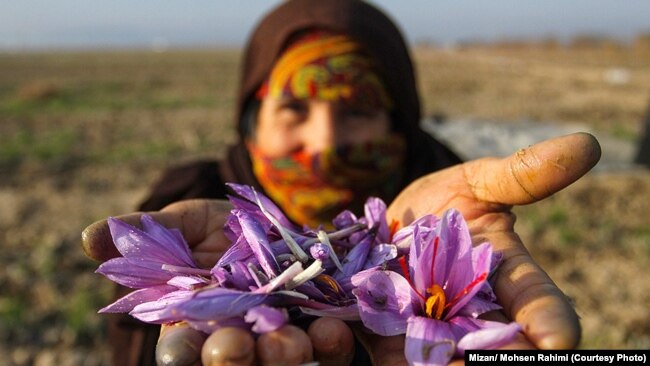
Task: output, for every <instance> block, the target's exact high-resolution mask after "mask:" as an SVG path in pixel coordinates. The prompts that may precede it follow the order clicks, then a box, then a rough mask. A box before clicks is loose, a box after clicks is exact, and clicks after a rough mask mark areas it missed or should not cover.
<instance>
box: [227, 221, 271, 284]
mask: <svg viewBox="0 0 650 366" xmlns="http://www.w3.org/2000/svg"><path fill="white" fill-rule="evenodd" d="M233 215H235V216H236V217H237V218H238V219H239V224H240V225H241V228H242V234H243V235H244V238H245V239H246V242H247V243H248V245H249V246H250V248H251V249H252V250H253V254H254V255H255V258H257V260H258V261H259V263H260V266H261V267H262V269H263V270H264V272H265V274H266V275H267V276H268V277H270V278H272V277H275V276H277V274H278V263H277V262H276V261H275V257H274V256H273V252H272V251H271V247H270V245H269V242H268V239H267V236H266V233H265V232H264V228H263V227H262V225H260V223H259V222H258V221H257V220H254V219H253V217H251V215H249V214H248V213H247V212H246V211H242V210H233Z"/></svg>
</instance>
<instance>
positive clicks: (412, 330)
mask: <svg viewBox="0 0 650 366" xmlns="http://www.w3.org/2000/svg"><path fill="white" fill-rule="evenodd" d="M455 349H456V336H455V334H454V331H453V325H451V324H449V323H446V322H443V321H440V320H435V319H431V318H424V317H420V316H414V317H411V318H410V319H409V320H408V328H407V330H406V346H405V349H404V354H405V355H406V360H407V361H408V363H409V364H410V365H447V363H449V360H451V358H452V357H453V356H454V353H455Z"/></svg>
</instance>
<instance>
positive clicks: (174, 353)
mask: <svg viewBox="0 0 650 366" xmlns="http://www.w3.org/2000/svg"><path fill="white" fill-rule="evenodd" d="M205 338H206V336H205V334H204V333H201V332H199V331H197V330H195V329H192V328H190V327H189V326H188V325H187V324H184V323H178V324H175V325H169V326H165V325H164V326H162V328H161V331H160V338H159V339H158V344H157V345H156V363H157V364H158V365H160V366H189V365H197V364H199V363H200V361H201V347H202V346H203V343H204V342H205Z"/></svg>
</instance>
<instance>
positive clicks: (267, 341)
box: [82, 133, 600, 365]
mask: <svg viewBox="0 0 650 366" xmlns="http://www.w3.org/2000/svg"><path fill="white" fill-rule="evenodd" d="M599 158H600V147H599V145H598V143H597V141H596V140H595V139H594V138H593V136H591V135H588V134H583V133H579V134H573V135H568V136H564V137H560V138H556V139H551V140H548V141H544V142H542V143H539V144H537V145H534V146H532V147H530V148H527V149H522V150H520V151H518V152H517V153H515V154H514V155H512V156H510V157H508V158H505V159H480V160H475V161H471V162H468V163H465V164H461V165H457V166H454V167H451V168H448V169H446V170H442V171H439V172H436V173H432V174H429V175H427V176H425V177H423V178H420V179H418V180H417V181H415V182H413V184H411V185H410V186H409V187H407V188H406V189H405V190H404V191H403V192H402V193H401V194H400V195H399V196H398V197H397V198H396V199H395V201H394V202H393V203H392V204H391V205H390V207H389V209H388V215H389V220H390V219H391V218H393V219H397V220H399V221H400V222H401V224H402V225H407V224H409V223H410V222H411V221H413V220H414V219H415V218H417V217H419V216H421V215H423V214H428V213H433V214H441V213H442V212H444V210H446V209H448V208H452V207H453V208H456V209H457V210H459V211H461V212H462V213H463V215H464V216H465V218H466V219H467V220H468V222H469V225H470V230H471V231H472V235H473V238H474V240H475V242H476V243H480V242H484V241H489V242H491V243H492V245H493V246H494V248H495V249H496V251H500V252H502V253H503V255H504V257H503V261H502V263H501V266H500V267H499V270H498V276H497V279H496V284H495V289H494V290H495V292H496V294H497V297H498V301H499V302H500V303H501V305H502V306H503V315H505V316H504V317H503V318H502V320H504V321H506V320H507V319H512V320H515V321H517V322H518V323H519V324H521V326H522V328H523V330H524V334H525V336H526V338H527V339H526V338H524V337H520V338H519V339H517V340H516V341H515V342H514V343H513V344H512V345H511V346H510V347H517V348H522V347H528V348H530V347H532V346H533V345H534V346H535V347H537V348H541V349H559V348H573V347H575V346H577V344H578V342H579V340H580V324H579V322H578V318H577V315H576V313H575V311H574V310H573V308H572V306H571V305H570V303H569V302H568V300H567V299H566V297H565V296H564V294H563V293H562V292H561V291H560V290H559V289H558V288H557V286H555V284H554V283H553V282H552V280H551V279H550V278H549V277H548V275H546V273H545V272H544V271H543V270H542V269H541V268H540V267H539V266H538V265H537V264H536V263H535V262H534V261H533V259H532V258H531V257H530V255H529V254H528V252H527V251H526V249H525V247H524V246H523V244H522V242H521V240H520V238H519V237H518V236H517V234H516V233H515V232H514V227H513V226H514V222H515V217H514V215H513V214H512V213H511V212H510V208H511V206H512V205H520V204H528V203H533V202H536V201H539V200H541V199H543V198H545V197H548V196H550V195H552V194H553V193H555V192H557V191H559V190H561V189H563V188H564V187H566V186H568V185H569V184H571V183H572V182H574V181H575V180H577V179H578V178H580V177H581V176H583V175H584V174H585V173H586V172H588V171H589V170H590V169H591V168H592V167H593V166H594V165H595V164H596V162H597V161H598V159H599ZM228 213H229V205H228V203H227V202H224V201H213V200H191V201H183V202H179V203H176V204H173V205H170V206H168V207H166V208H165V209H163V210H161V211H160V212H155V213H153V214H152V216H153V217H154V219H156V220H157V221H158V222H160V223H162V224H163V225H165V226H167V227H175V228H179V229H180V230H181V231H182V232H183V235H184V236H185V238H186V240H187V241H188V243H189V245H190V246H191V247H192V250H193V253H194V255H195V259H196V260H197V262H198V263H199V264H200V265H202V266H204V267H211V266H212V265H213V264H214V263H216V261H217V260H218V258H219V257H220V255H221V254H222V253H223V252H224V251H225V250H226V249H227V246H228V245H229V243H228V241H227V240H226V238H225V236H224V234H223V224H224V223H225V220H226V217H227V215H228ZM139 216H140V214H131V215H126V216H122V217H119V218H120V219H123V220H125V221H127V222H128V223H130V224H132V225H138V221H139ZM82 239H83V240H82V243H83V247H84V250H85V251H86V254H87V255H88V256H90V257H91V258H94V259H97V260H102V261H103V260H107V259H110V258H113V257H115V256H117V255H119V253H118V252H117V250H116V249H115V247H114V246H113V243H112V240H111V237H110V234H109V232H108V227H107V225H106V222H105V221H100V222H98V223H95V224H93V225H91V226H89V227H88V228H87V229H86V230H85V231H84V233H83V235H82ZM495 316H499V314H496V315H495ZM172 328H173V329H172ZM219 332H228V334H227V336H226V335H225V334H221V333H217V334H216V335H214V334H213V335H211V336H210V337H209V338H208V339H207V341H206V340H205V336H202V335H201V334H200V333H198V332H197V331H194V330H192V329H190V328H189V327H186V326H183V325H178V326H173V327H171V328H170V327H165V328H164V329H163V331H162V333H161V338H160V340H159V344H158V349H157V359H158V361H159V363H161V364H170V365H171V364H174V365H177V364H178V365H181V364H182V365H185V364H187V365H190V364H194V363H196V362H198V360H199V359H200V354H201V353H203V361H204V364H206V365H207V364H212V365H217V364H222V363H223V364H225V363H227V362H233V363H231V364H250V363H251V362H253V360H257V362H258V363H261V364H273V363H282V362H284V363H290V364H294V363H304V362H308V361H310V360H312V359H316V360H318V361H320V363H321V364H322V365H327V364H332V365H335V364H336V365H339V364H346V363H349V362H350V361H351V360H352V357H353V352H354V347H353V339H352V336H351V333H350V328H348V327H347V326H346V325H345V324H344V323H343V322H341V321H338V320H335V319H328V318H322V319H319V320H317V321H316V322H314V323H313V324H312V325H311V327H310V329H309V330H308V331H307V333H305V332H303V331H302V330H300V329H297V328H295V327H293V326H287V327H285V328H283V329H281V330H278V331H276V332H274V333H271V334H269V336H268V337H260V338H259V339H258V340H257V342H255V341H254V340H253V339H252V337H251V336H250V335H249V334H247V333H246V332H237V330H233V329H225V330H220V331H219ZM355 333H356V334H357V335H358V336H359V338H360V339H361V340H362V341H363V343H364V344H365V346H366V348H367V349H368V351H369V353H370V355H371V358H372V359H373V363H374V364H378V365H381V364H391V365H394V364H402V363H403V364H405V363H406V361H405V359H404V338H403V336H397V337H378V336H370V335H368V334H367V333H365V332H363V330H360V329H358V327H355ZM235 339H238V341H237V342H236V343H233V342H234V340H235ZM529 341H530V342H529ZM531 343H532V344H531Z"/></svg>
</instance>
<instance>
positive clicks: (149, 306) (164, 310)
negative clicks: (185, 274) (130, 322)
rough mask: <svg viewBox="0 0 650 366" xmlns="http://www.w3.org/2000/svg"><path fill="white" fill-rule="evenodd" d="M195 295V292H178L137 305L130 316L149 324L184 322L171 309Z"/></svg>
mask: <svg viewBox="0 0 650 366" xmlns="http://www.w3.org/2000/svg"><path fill="white" fill-rule="evenodd" d="M193 295H194V291H187V290H178V291H173V292H170V293H168V294H165V295H164V296H162V297H160V298H159V299H157V300H154V301H149V302H145V303H142V304H140V305H137V306H136V307H134V308H133V310H131V312H130V313H129V314H131V315H132V316H133V317H135V318H137V319H140V320H142V321H143V322H147V323H154V324H162V323H167V322H169V321H177V320H183V319H182V318H180V317H178V316H175V315H176V314H170V313H169V309H170V308H171V307H172V306H174V305H175V304H178V303H182V302H183V301H186V300H187V299H189V298H191V297H192V296H193Z"/></svg>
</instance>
